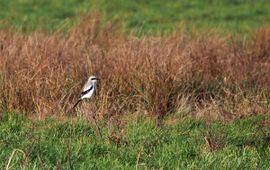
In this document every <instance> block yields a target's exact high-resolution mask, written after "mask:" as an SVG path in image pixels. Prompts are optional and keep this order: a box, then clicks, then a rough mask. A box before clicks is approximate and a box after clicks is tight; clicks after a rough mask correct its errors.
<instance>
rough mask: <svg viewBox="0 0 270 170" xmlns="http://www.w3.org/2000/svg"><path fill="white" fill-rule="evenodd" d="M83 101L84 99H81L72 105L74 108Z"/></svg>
mask: <svg viewBox="0 0 270 170" xmlns="http://www.w3.org/2000/svg"><path fill="white" fill-rule="evenodd" d="M81 101H82V99H79V100H78V101H77V102H76V103H75V104H74V106H73V107H72V109H75V107H76V106H77V105H78V104H79V103H80V102H81Z"/></svg>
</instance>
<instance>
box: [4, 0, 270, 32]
mask: <svg viewBox="0 0 270 170" xmlns="http://www.w3.org/2000/svg"><path fill="white" fill-rule="evenodd" d="M269 8H270V2H269V1H267V0H258V1H256V2H254V1H252V0H245V1H242V0H223V1H219V0H208V1H200V0H194V1H189V0H170V1H166V3H164V1H163V0H155V1H145V0H139V1H131V0H130V1H124V0H112V1H110V2H108V1H106V0H58V1H57V0H48V1H35V0H24V1H22V0H14V1H8V0H3V1H1V2H0V9H1V11H0V27H1V28H9V27H13V28H15V29H16V30H20V31H33V30H36V29H37V30H47V31H54V30H58V29H67V28H70V26H72V25H73V24H74V22H76V21H78V19H80V18H81V15H80V14H87V13H89V11H90V12H91V11H95V12H98V13H100V14H101V15H103V18H104V20H105V21H113V22H116V23H118V24H122V25H124V27H125V28H128V30H135V31H136V32H137V33H138V34H141V33H148V34H149V33H150V34H152V33H157V32H163V33H164V32H170V31H172V30H177V29H183V28H184V29H187V30H197V31H198V30H205V29H209V28H212V29H217V30H219V31H221V32H224V31H225V32H233V33H240V34H246V33H250V32H251V31H253V30H254V29H256V28H261V27H267V26H269V23H270V12H269Z"/></svg>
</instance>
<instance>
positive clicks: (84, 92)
mask: <svg viewBox="0 0 270 170" xmlns="http://www.w3.org/2000/svg"><path fill="white" fill-rule="evenodd" d="M93 87H94V86H93V85H92V86H91V87H90V88H89V89H87V90H85V91H82V92H81V96H83V95H85V94H87V93H88V92H90V91H91V90H92V89H93Z"/></svg>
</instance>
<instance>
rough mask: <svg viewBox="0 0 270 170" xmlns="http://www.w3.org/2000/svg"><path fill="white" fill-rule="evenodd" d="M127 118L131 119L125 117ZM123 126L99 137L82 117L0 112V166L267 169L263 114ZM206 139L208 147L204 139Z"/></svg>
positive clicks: (269, 157)
mask: <svg viewBox="0 0 270 170" xmlns="http://www.w3.org/2000/svg"><path fill="white" fill-rule="evenodd" d="M131 117H132V119H131ZM123 121H127V122H128V123H127V125H126V126H125V127H123V128H122V129H118V128H116V127H114V126H115V124H114V123H112V122H111V123H112V125H111V126H113V127H114V128H112V129H113V130H111V131H110V132H109V131H108V126H109V125H108V124H109V123H108V122H109V121H106V122H100V123H99V124H100V126H101V129H102V134H103V138H102V139H101V138H100V137H99V136H98V134H97V133H96V131H95V129H96V128H95V126H94V125H93V124H90V123H89V122H87V121H85V120H83V119H81V120H80V119H77V121H76V122H73V123H72V122H71V121H70V120H68V121H67V120H62V121H60V122H59V121H57V120H55V119H46V120H43V121H30V120H28V119H26V118H23V117H22V116H19V115H17V116H16V115H12V117H11V116H6V117H5V118H3V119H2V122H1V124H0V147H1V148H2V149H1V152H0V159H1V162H0V167H1V169H4V168H6V167H7V166H8V167H10V168H12V169H24V168H26V169H55V168H60V169H73V168H75V169H108V168H109V169H111V168H112V169H174V168H179V169H216V168H218V169H268V168H269V166H270V163H269V162H270V149H269V145H270V139H269V136H268V138H267V135H269V134H270V127H269V123H270V122H269V121H270V119H269V117H264V116H252V117H248V118H243V119H239V120H235V121H233V122H231V123H226V124H224V123H222V122H214V123H212V124H210V125H208V126H207V124H206V122H205V121H202V120H194V119H193V118H185V119H182V120H181V121H180V122H178V123H177V124H171V125H166V126H164V127H161V128H157V127H156V125H155V122H153V121H152V120H149V119H145V118H142V117H137V118H135V117H134V116H132V115H127V116H126V117H125V118H123ZM205 137H207V139H209V141H211V144H210V145H209V144H208V143H207V142H206V140H205Z"/></svg>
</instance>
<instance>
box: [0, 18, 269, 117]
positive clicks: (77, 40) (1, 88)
mask: <svg viewBox="0 0 270 170" xmlns="http://www.w3.org/2000/svg"><path fill="white" fill-rule="evenodd" d="M0 56H1V57H0V105H1V109H2V110H7V111H12V110H17V111H20V112H24V113H26V114H27V115H29V116H36V117H39V118H42V117H44V116H46V115H65V114H66V112H67V110H68V109H69V108H70V107H71V105H72V104H73V102H74V101H75V100H76V98H77V97H78V94H79V92H80V88H81V87H82V85H83V83H84V82H85V81H86V80H87V77H88V76H89V75H91V74H94V75H97V76H98V77H100V78H101V79H102V81H101V83H100V84H99V87H98V92H97V93H98V94H97V95H96V97H95V99H94V102H92V106H93V107H94V108H95V109H96V111H97V113H98V114H99V115H100V116H104V115H107V116H108V115H109V116H113V115H121V114H124V113H126V112H133V113H136V112H140V113H145V114H146V115H150V116H156V117H157V118H158V119H159V120H162V118H163V117H164V116H166V115H167V114H169V113H178V112H179V113H183V112H181V109H182V110H183V108H187V107H188V108H189V109H188V110H187V111H186V112H185V114H191V115H197V116H207V117H209V118H221V119H230V118H233V117H235V116H242V115H246V114H269V113H270V111H269V96H270V89H269V87H270V76H269V73H270V30H269V29H264V30H258V31H257V32H255V33H254V34H253V38H252V39H251V40H241V39H237V38H234V37H231V36H230V35H228V36H222V37H221V36H218V35H217V34H216V33H214V31H213V32H212V31H210V32H205V33H190V32H184V31H179V32H176V33H172V34H171V35H169V36H167V37H159V36H145V37H144V36H142V37H140V38H137V37H135V36H133V35H131V34H130V35H126V34H123V33H122V32H121V31H119V29H118V27H117V26H114V25H113V24H107V25H106V26H101V24H100V22H99V18H98V17H89V18H86V19H84V20H83V21H82V22H81V23H80V24H79V25H78V26H77V27H74V28H73V29H72V30H71V31H70V33H69V35H67V36H63V34H61V33H53V34H44V33H40V32H34V33H31V34H27V35H24V34H20V33H16V32H13V31H10V30H1V31H0ZM183 101H184V102H183ZM86 109H89V108H86V107H81V111H85V112H89V111H88V110H86Z"/></svg>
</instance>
